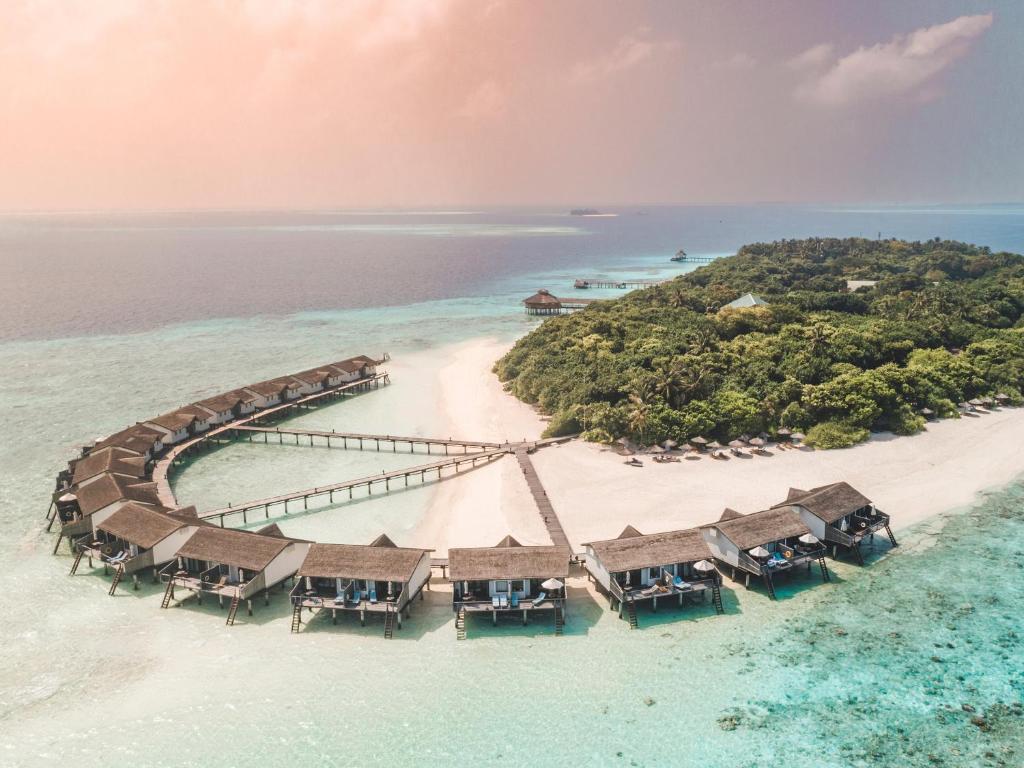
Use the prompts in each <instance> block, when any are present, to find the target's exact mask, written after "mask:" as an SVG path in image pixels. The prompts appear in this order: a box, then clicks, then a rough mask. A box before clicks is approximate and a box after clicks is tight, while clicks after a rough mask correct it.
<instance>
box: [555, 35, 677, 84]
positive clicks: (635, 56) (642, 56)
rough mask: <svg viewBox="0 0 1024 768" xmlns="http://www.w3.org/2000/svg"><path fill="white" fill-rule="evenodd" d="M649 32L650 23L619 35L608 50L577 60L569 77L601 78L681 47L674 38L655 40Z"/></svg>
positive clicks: (578, 80) (583, 80) (573, 79)
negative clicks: (648, 25) (591, 57)
mask: <svg viewBox="0 0 1024 768" xmlns="http://www.w3.org/2000/svg"><path fill="white" fill-rule="evenodd" d="M650 32H651V31H650V29H648V28H647V27H641V28H640V29H637V30H636V31H634V32H633V33H632V34H629V35H625V36H624V37H622V38H620V39H619V41H618V42H617V43H616V44H615V47H614V48H613V49H612V50H610V51H608V52H607V53H605V54H602V55H601V56H598V57H596V58H593V59H588V60H586V61H580V62H577V64H576V65H575V66H574V67H573V68H572V72H571V73H570V76H569V79H570V80H571V81H572V82H577V83H580V82H588V81H592V80H601V79H603V78H606V77H608V76H610V75H615V74H617V73H619V72H624V71H625V70H628V69H632V68H633V67H635V66H637V65H638V64H642V63H643V62H646V61H648V60H650V59H653V58H654V57H655V56H657V55H659V54H661V53H663V52H667V51H672V50H675V49H676V48H678V47H679V44H678V43H677V42H675V41H674V40H652V39H651V37H650Z"/></svg>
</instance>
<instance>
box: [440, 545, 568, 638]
mask: <svg viewBox="0 0 1024 768" xmlns="http://www.w3.org/2000/svg"><path fill="white" fill-rule="evenodd" d="M448 563H449V578H450V579H451V581H452V608H453V609H454V610H455V613H456V624H455V626H456V632H457V633H458V636H459V637H460V639H461V638H462V637H465V632H466V617H467V615H469V614H474V613H476V614H490V616H491V620H492V621H493V623H494V624H497V623H498V615H499V614H504V615H515V614H517V613H520V612H521V614H522V620H523V624H524V625H525V624H526V623H527V621H528V618H529V615H530V613H531V612H534V611H549V610H550V611H553V612H554V617H555V634H558V635H560V634H561V633H562V626H563V624H564V622H565V579H566V577H567V576H568V575H569V550H568V549H566V548H564V547H556V546H526V547H524V546H523V545H522V544H520V543H519V542H518V541H516V540H515V539H514V538H512V537H511V536H506V537H505V538H504V539H502V540H501V541H500V542H498V544H497V545H495V546H493V547H472V548H456V549H450V550H448Z"/></svg>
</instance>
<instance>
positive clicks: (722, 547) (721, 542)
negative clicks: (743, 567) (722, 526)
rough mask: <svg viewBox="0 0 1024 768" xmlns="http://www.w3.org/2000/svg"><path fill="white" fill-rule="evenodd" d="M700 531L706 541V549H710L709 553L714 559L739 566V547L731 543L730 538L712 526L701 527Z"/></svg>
mask: <svg viewBox="0 0 1024 768" xmlns="http://www.w3.org/2000/svg"><path fill="white" fill-rule="evenodd" d="M700 533H701V535H702V536H703V537H704V541H705V542H706V543H707V545H708V549H710V550H711V554H712V555H714V556H715V558H716V559H718V560H721V561H722V562H725V563H728V564H729V565H731V566H733V567H739V564H740V548H739V547H737V546H736V544H734V543H733V541H732V539H730V538H729V537H728V536H726V535H725V534H724V533H722V532H721V531H720V530H718V529H717V528H715V527H714V526H708V527H706V528H701V529H700Z"/></svg>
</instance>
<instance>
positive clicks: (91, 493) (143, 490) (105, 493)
mask: <svg viewBox="0 0 1024 768" xmlns="http://www.w3.org/2000/svg"><path fill="white" fill-rule="evenodd" d="M73 492H74V494H75V497H76V498H77V499H78V508H79V510H80V511H81V512H82V516H83V517H88V516H89V515H91V514H92V513H93V512H97V511H99V510H101V509H103V508H104V507H106V506H108V505H110V504H113V503H114V502H115V501H120V500H121V499H128V500H129V501H139V502H142V503H144V504H159V503H160V499H159V497H158V496H157V492H156V483H142V482H139V481H138V480H136V479H134V478H126V477H122V476H120V475H115V474H112V473H110V472H104V473H103V474H101V475H98V476H96V477H95V478H93V479H92V480H90V481H89V482H87V483H85V484H84V485H80V486H78V487H77V488H75V489H74V491H73Z"/></svg>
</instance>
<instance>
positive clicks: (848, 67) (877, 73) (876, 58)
mask: <svg viewBox="0 0 1024 768" xmlns="http://www.w3.org/2000/svg"><path fill="white" fill-rule="evenodd" d="M990 26H992V14H991V13H986V14H981V15H977V16H960V17H959V18H956V19H953V21H950V22H947V23H945V24H937V25H935V26H932V27H923V28H921V29H918V30H915V31H913V32H911V33H910V34H909V35H897V36H896V37H894V38H893V39H892V40H891V41H889V42H888V43H879V44H877V45H872V46H870V47H861V48H858V49H857V50H856V51H854V52H853V53H851V54H849V55H847V56H843V57H842V58H840V59H838V60H837V61H835V62H834V63H833V64H831V66H829V67H828V68H827V69H826V70H824V71H823V72H822V73H821V74H819V75H816V76H814V77H813V78H812V79H810V80H808V81H807V82H805V83H803V84H802V85H801V86H800V88H799V89H798V91H797V94H798V96H800V97H801V98H803V99H805V100H807V101H811V102H816V103H819V104H825V105H830V106H844V105H849V104H855V103H860V102H865V101H874V100H879V99H886V98H896V97H901V98H915V99H930V98H934V97H935V96H936V95H937V94H938V93H939V90H938V86H937V84H936V82H935V80H936V78H937V77H938V76H939V75H940V74H941V73H942V72H944V71H945V70H947V69H948V68H949V67H950V66H952V64H953V63H954V62H956V61H957V60H958V59H961V58H963V57H964V56H965V55H966V54H967V53H968V52H969V51H970V49H971V46H972V45H973V44H974V43H975V42H976V41H977V40H978V38H980V37H981V36H982V35H983V34H984V33H985V31H986V30H987V29H988V28H989V27H990ZM830 52H831V50H830V49H826V48H824V47H823V46H815V47H814V48H811V49H810V50H809V51H805V52H804V53H803V54H801V55H800V56H798V57H797V58H796V59H794V60H792V61H793V63H799V64H802V65H803V66H807V65H810V64H822V63H824V62H826V61H827V60H828V58H829V53H830Z"/></svg>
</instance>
